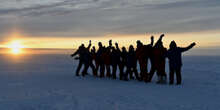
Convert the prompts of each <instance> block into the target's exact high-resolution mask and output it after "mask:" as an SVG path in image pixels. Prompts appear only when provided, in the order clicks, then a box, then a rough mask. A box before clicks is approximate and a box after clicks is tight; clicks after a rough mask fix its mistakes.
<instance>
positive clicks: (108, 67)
mask: <svg viewBox="0 0 220 110" xmlns="http://www.w3.org/2000/svg"><path fill="white" fill-rule="evenodd" d="M106 70H107V73H106V76H107V77H109V78H110V77H111V69H110V65H106Z"/></svg>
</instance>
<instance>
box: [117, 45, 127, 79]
mask: <svg viewBox="0 0 220 110" xmlns="http://www.w3.org/2000/svg"><path fill="white" fill-rule="evenodd" d="M115 46H116V50H117V60H118V62H117V65H118V66H119V71H120V73H119V78H120V80H123V79H124V77H125V73H124V68H125V67H126V61H127V54H128V53H127V50H126V48H125V47H122V51H121V50H120V49H119V47H118V43H115ZM118 55H120V56H118Z"/></svg>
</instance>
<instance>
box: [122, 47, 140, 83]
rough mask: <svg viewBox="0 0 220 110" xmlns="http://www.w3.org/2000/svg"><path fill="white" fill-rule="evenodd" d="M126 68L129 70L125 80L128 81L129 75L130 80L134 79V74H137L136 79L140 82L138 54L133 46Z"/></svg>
mask: <svg viewBox="0 0 220 110" xmlns="http://www.w3.org/2000/svg"><path fill="white" fill-rule="evenodd" d="M126 67H127V70H126V75H125V80H128V75H129V76H130V79H134V77H133V73H134V74H135V77H136V79H137V80H140V78H139V76H138V72H137V58H136V53H135V50H134V47H133V46H132V45H130V46H129V52H128V53H127V61H126Z"/></svg>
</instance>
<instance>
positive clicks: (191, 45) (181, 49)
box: [180, 42, 196, 52]
mask: <svg viewBox="0 0 220 110" xmlns="http://www.w3.org/2000/svg"><path fill="white" fill-rule="evenodd" d="M195 45H196V43H195V42H193V43H192V44H190V45H189V46H188V47H185V48H180V51H181V52H185V51H187V50H189V49H191V48H193V47H194V46H195Z"/></svg>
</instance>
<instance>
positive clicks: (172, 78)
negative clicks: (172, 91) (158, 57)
mask: <svg viewBox="0 0 220 110" xmlns="http://www.w3.org/2000/svg"><path fill="white" fill-rule="evenodd" d="M174 72H175V71H174V69H173V68H170V84H173V80H174Z"/></svg>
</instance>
